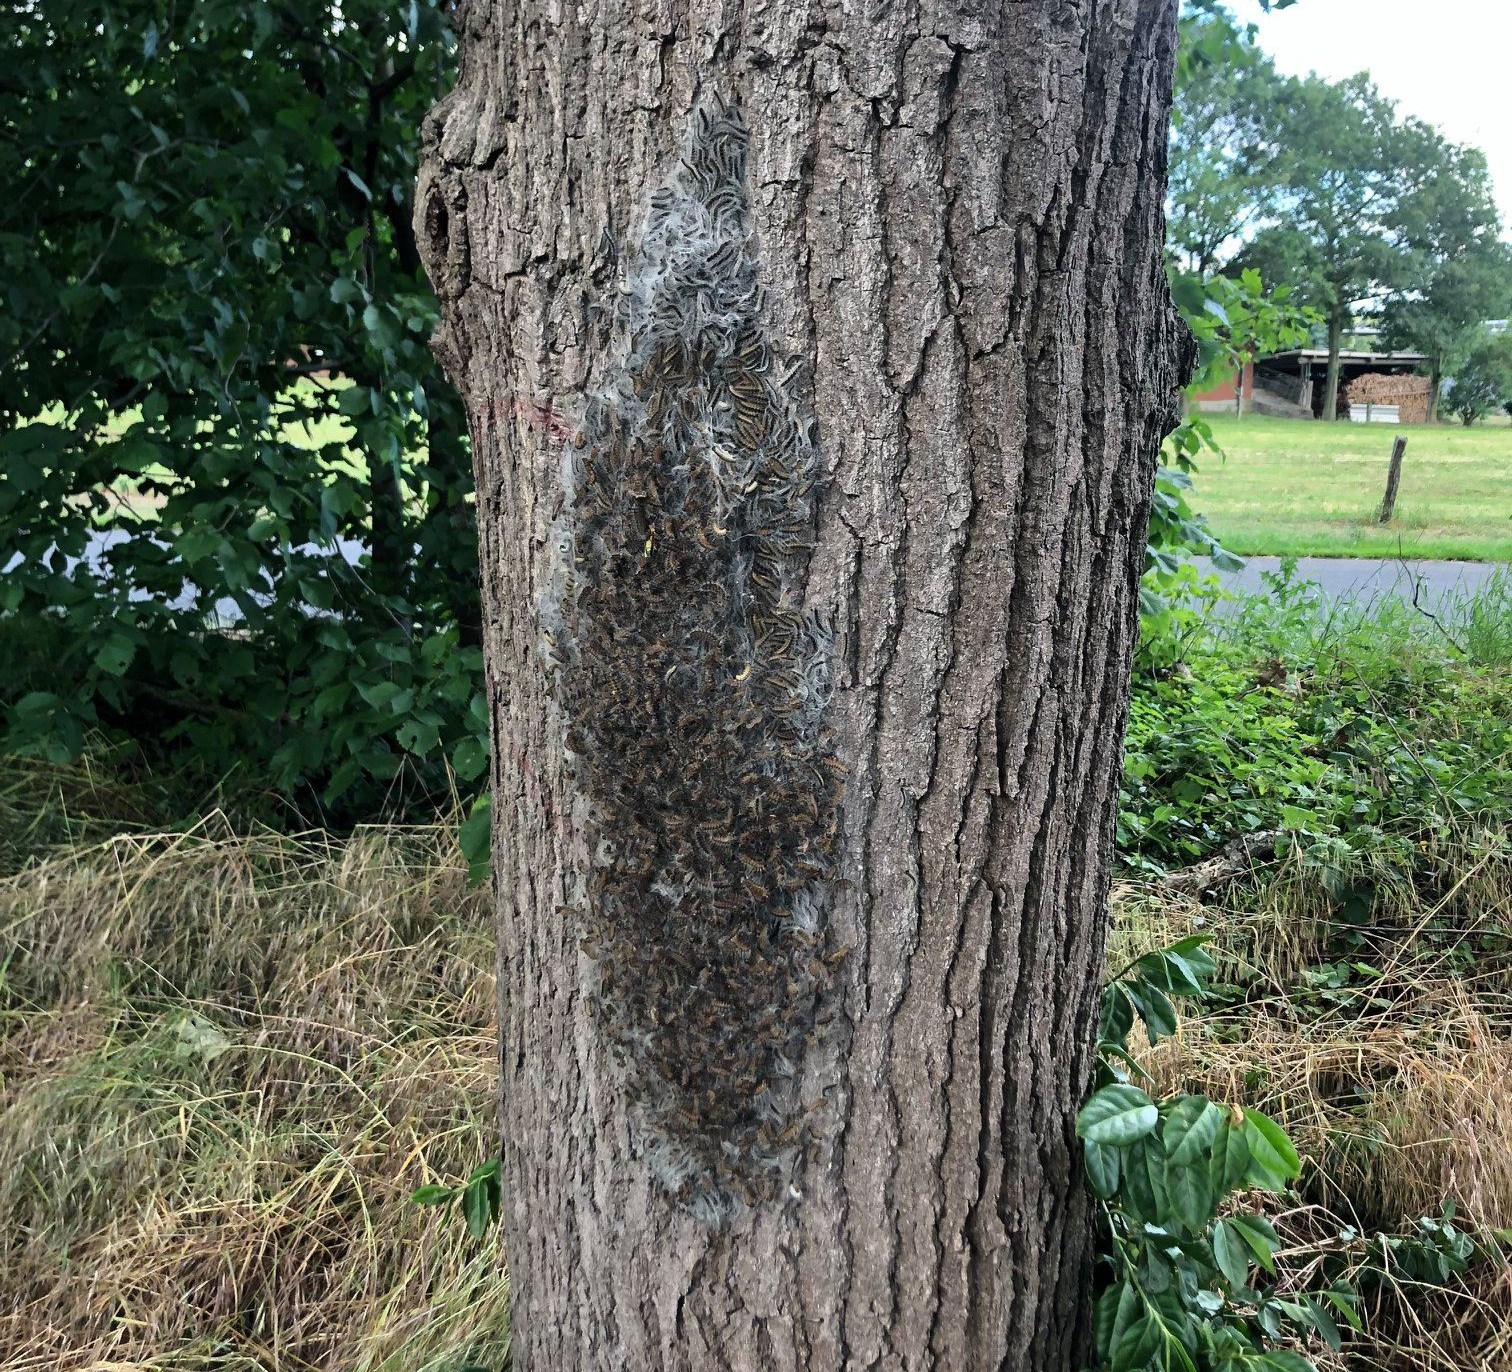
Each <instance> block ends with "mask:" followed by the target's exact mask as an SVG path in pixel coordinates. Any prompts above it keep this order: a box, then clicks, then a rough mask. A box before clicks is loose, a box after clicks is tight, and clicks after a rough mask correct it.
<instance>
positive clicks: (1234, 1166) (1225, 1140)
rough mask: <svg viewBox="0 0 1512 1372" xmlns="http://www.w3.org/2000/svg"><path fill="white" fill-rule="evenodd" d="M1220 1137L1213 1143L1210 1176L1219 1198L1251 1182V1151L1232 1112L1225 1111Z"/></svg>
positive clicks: (1220, 1127) (1223, 1112)
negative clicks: (1235, 1122) (1236, 1124)
mask: <svg viewBox="0 0 1512 1372" xmlns="http://www.w3.org/2000/svg"><path fill="white" fill-rule="evenodd" d="M1221 1113H1222V1116H1223V1120H1222V1123H1221V1124H1220V1125H1219V1126H1218V1137H1217V1138H1216V1139H1215V1140H1214V1141H1213V1150H1212V1153H1211V1154H1210V1155H1209V1156H1210V1158H1211V1163H1212V1165H1211V1168H1210V1175H1211V1177H1212V1180H1213V1190H1214V1191H1216V1192H1217V1193H1218V1195H1219V1197H1220V1198H1221V1197H1223V1196H1227V1195H1231V1194H1232V1193H1233V1192H1235V1191H1238V1190H1240V1189H1241V1188H1242V1187H1243V1186H1245V1185H1246V1184H1247V1183H1248V1181H1249V1167H1250V1151H1249V1144H1248V1143H1246V1142H1245V1139H1244V1129H1243V1127H1242V1126H1240V1127H1236V1126H1235V1124H1234V1121H1233V1117H1232V1114H1231V1112H1230V1111H1228V1110H1223V1111H1222V1112H1221Z"/></svg>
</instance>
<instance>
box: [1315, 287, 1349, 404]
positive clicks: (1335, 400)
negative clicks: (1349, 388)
mask: <svg viewBox="0 0 1512 1372" xmlns="http://www.w3.org/2000/svg"><path fill="white" fill-rule="evenodd" d="M1343 332H1344V324H1343V321H1342V320H1341V319H1340V318H1339V315H1338V313H1337V312H1335V313H1333V314H1331V315H1329V317H1328V380H1327V381H1326V382H1325V384H1324V387H1323V414H1322V415H1321V416H1320V417H1321V418H1323V419H1326V420H1330V421H1332V420H1335V419H1337V418H1338V417H1339V344H1340V340H1341V338H1342V335H1343Z"/></svg>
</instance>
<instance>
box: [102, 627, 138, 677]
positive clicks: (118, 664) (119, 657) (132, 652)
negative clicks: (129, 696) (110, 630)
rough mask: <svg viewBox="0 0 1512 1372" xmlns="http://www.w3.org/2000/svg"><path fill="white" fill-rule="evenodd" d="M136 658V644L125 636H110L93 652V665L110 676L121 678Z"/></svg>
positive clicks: (118, 634) (117, 634)
mask: <svg viewBox="0 0 1512 1372" xmlns="http://www.w3.org/2000/svg"><path fill="white" fill-rule="evenodd" d="M135 656H136V643H135V641H134V640H133V639H132V638H130V637H129V636H128V635H126V634H121V633H116V634H112V635H111V636H110V637H109V638H108V639H107V640H106V641H105V644H104V646H103V647H101V648H99V649H98V650H97V651H96V652H95V665H96V666H97V667H99V669H100V670H101V671H102V672H107V673H109V674H110V675H111V676H121V675H123V674H124V673H125V671H126V669H127V668H128V667H129V666H131V659H132V658H134V657H135Z"/></svg>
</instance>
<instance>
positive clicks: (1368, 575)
mask: <svg viewBox="0 0 1512 1372" xmlns="http://www.w3.org/2000/svg"><path fill="white" fill-rule="evenodd" d="M1197 561H1198V562H1199V563H1203V564H1205V563H1206V559H1205V558H1198V559H1197ZM1280 570H1281V559H1280V558H1279V557H1252V558H1248V559H1247V560H1246V561H1245V564H1244V567H1243V568H1242V569H1241V570H1240V571H1237V572H1221V573H1219V576H1220V578H1221V580H1222V581H1223V584H1224V585H1225V586H1226V587H1227V588H1228V589H1230V590H1234V591H1241V592H1253V591H1264V590H1265V589H1266V587H1265V582H1264V580H1263V579H1262V578H1263V577H1264V575H1265V574H1266V573H1267V572H1272V573H1274V572H1279V571H1280ZM1498 572H1500V573H1501V574H1502V575H1503V576H1505V575H1507V564H1506V563H1505V562H1413V561H1407V562H1404V561H1401V560H1396V559H1392V560H1388V559H1385V558H1375V557H1299V558H1298V559H1297V579H1298V580H1299V581H1315V582H1317V584H1318V586H1319V587H1320V588H1321V589H1322V591H1323V593H1324V594H1325V595H1327V596H1329V597H1330V598H1331V599H1333V600H1341V601H1342V600H1352V601H1356V602H1362V601H1363V602H1365V603H1367V604H1368V603H1370V602H1373V601H1379V600H1382V599H1385V598H1387V597H1390V596H1395V597H1397V598H1399V599H1402V600H1411V599H1412V594H1413V588H1414V587H1415V586H1417V587H1420V588H1421V589H1420V591H1419V604H1421V605H1424V606H1425V607H1427V608H1430V609H1431V608H1432V607H1433V606H1434V605H1436V604H1442V603H1443V602H1444V601H1445V600H1446V599H1448V600H1453V599H1455V598H1457V597H1458V596H1460V595H1464V594H1466V593H1469V592H1472V591H1475V590H1477V589H1478V588H1479V587H1481V586H1484V585H1485V584H1486V583H1487V582H1489V581H1490V580H1491V578H1492V577H1493V576H1495V575H1496V574H1497V573H1498Z"/></svg>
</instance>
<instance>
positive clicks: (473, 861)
mask: <svg viewBox="0 0 1512 1372" xmlns="http://www.w3.org/2000/svg"><path fill="white" fill-rule="evenodd" d="M490 800H491V798H490V797H489V796H488V795H482V796H480V797H479V798H478V799H477V800H476V801H475V802H474V803H473V808H472V813H471V814H469V815H468V817H467V818H466V819H465V820H464V821H463V822H462V827H461V828H460V829H459V830H458V831H457V843H458V845H459V846H460V847H461V849H462V856H463V857H464V858H466V859H467V879H468V881H469V882H471V883H472V885H474V886H476V885H477V884H478V883H479V882H481V881H483V880H484V879H485V878H486V877H487V876H488V873H489V870H490V866H491V861H490V859H491V852H490V843H491V839H490V834H491V831H492V826H491V823H490V819H491V815H490V811H491V808H492V807H491V804H490Z"/></svg>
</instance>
